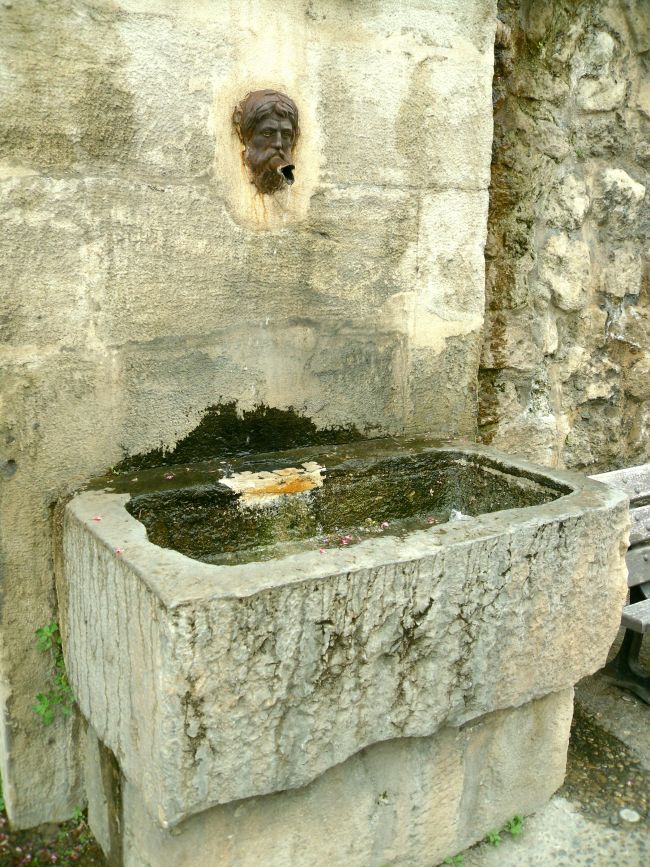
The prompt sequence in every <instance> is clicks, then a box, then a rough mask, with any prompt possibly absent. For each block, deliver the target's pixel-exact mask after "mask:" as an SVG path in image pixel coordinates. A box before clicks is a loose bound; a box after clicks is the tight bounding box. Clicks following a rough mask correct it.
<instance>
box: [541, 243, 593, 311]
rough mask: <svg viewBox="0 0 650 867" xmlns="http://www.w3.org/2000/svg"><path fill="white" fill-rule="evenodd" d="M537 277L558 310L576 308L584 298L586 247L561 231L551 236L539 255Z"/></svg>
mask: <svg viewBox="0 0 650 867" xmlns="http://www.w3.org/2000/svg"><path fill="white" fill-rule="evenodd" d="M540 276H541V281H542V285H546V286H547V287H548V289H549V290H550V293H551V297H552V299H553V301H554V303H555V304H556V305H557V306H558V307H559V308H560V310H567V311H569V310H580V308H581V307H584V305H585V304H586V303H587V298H588V290H589V280H590V276H591V262H590V258H589V248H588V247H587V245H586V244H585V243H584V241H579V240H572V239H570V238H569V237H568V236H567V235H565V234H560V235H551V237H550V238H549V239H548V241H547V242H546V245H545V246H544V250H543V251H542V254H541V264H540Z"/></svg>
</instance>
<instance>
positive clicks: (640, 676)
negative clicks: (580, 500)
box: [591, 464, 650, 704]
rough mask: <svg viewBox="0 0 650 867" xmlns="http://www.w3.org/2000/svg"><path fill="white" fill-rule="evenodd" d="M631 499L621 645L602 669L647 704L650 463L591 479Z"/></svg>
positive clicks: (649, 687) (649, 682) (649, 681)
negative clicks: (643, 660) (644, 657)
mask: <svg viewBox="0 0 650 867" xmlns="http://www.w3.org/2000/svg"><path fill="white" fill-rule="evenodd" d="M591 478H592V479H596V480H597V481H599V482H604V483H605V484H606V485H611V486H612V487H614V488H619V489H620V490H622V491H625V493H626V494H627V495H628V497H629V498H630V521H631V525H630V547H629V549H628V552H627V556H626V558H625V562H626V563H627V569H628V577H627V584H628V587H629V588H630V603H629V605H626V606H625V608H624V609H623V616H622V618H621V626H624V627H625V635H624V637H623V643H622V644H621V648H620V650H619V651H618V653H617V654H616V656H615V657H614V658H613V659H612V660H611V662H608V663H607V665H606V666H605V668H604V674H605V677H606V678H607V679H608V680H609V681H611V682H612V683H615V684H616V685H617V686H620V687H622V688H623V689H628V690H630V691H631V692H633V693H635V695H637V696H638V697H639V698H640V699H642V701H644V702H646V704H650V672H648V671H646V670H645V669H644V668H643V666H642V665H641V664H640V663H639V653H640V651H641V643H642V641H643V635H644V633H646V632H650V464H643V465H642V466H638V467H629V468H628V469H626V470H615V471H614V472H611V473H600V474H599V475H595V476H592V477H591Z"/></svg>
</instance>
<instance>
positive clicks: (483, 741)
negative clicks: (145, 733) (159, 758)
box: [90, 689, 573, 867]
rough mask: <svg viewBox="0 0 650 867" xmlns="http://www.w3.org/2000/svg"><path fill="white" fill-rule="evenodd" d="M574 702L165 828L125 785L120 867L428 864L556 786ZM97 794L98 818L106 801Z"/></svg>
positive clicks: (530, 708)
mask: <svg viewBox="0 0 650 867" xmlns="http://www.w3.org/2000/svg"><path fill="white" fill-rule="evenodd" d="M572 697H573V691H572V690H570V689H568V690H564V691H562V692H559V693H555V694H551V695H548V696H546V697H545V698H541V699H538V700H537V701H533V702H529V703H527V704H525V705H523V706H522V707H518V708H510V709H508V710H504V711H496V712H494V713H490V714H487V715H486V716H484V717H481V718H480V719H478V720H475V721H474V722H472V723H469V724H467V725H465V726H462V727H460V728H451V727H446V728H443V729H441V730H440V731H438V732H437V733H436V734H435V735H432V736H430V737H416V738H399V739H393V740H389V741H385V742H384V743H380V744H375V745H373V746H370V747H368V748H366V749H364V750H361V751H360V752H358V753H356V754H355V755H353V756H351V757H350V758H349V759H347V760H346V761H345V762H343V763H342V764H339V765H336V766H335V767H333V768H330V769H329V770H327V771H325V773H324V774H322V775H321V776H320V777H318V778H317V779H316V780H314V781H313V782H311V783H310V784H308V785H307V786H305V787H303V788H300V789H294V790H292V791H288V792H278V793H275V794H271V795H266V796H264V797H260V798H250V799H247V800H243V801H235V802H233V803H231V804H225V805H223V806H219V807H214V808H213V809H211V810H207V811H205V812H202V813H199V814H197V815H196V816H192V817H191V818H190V819H187V820H186V821H185V822H183V823H181V824H180V825H178V826H177V827H176V828H174V829H173V830H172V831H166V830H164V829H162V828H160V827H159V826H158V825H157V823H155V822H154V821H152V819H151V817H150V816H149V814H148V812H147V809H146V807H145V805H144V803H143V800H142V796H141V794H140V791H139V789H138V787H137V785H133V784H132V783H130V782H129V781H127V780H123V786H122V792H121V797H122V806H121V811H120V812H119V814H118V818H119V821H120V824H121V827H122V829H123V830H122V833H123V837H122V847H121V848H122V851H121V853H120V854H122V856H123V859H124V861H123V863H124V867H160V865H161V864H172V863H173V864H174V867H195V865H198V864H210V865H213V867H231V865H232V867H234V865H237V867H259V865H262V864H263V865H264V867H286V865H288V864H290V865H291V867H312V865H314V864H315V863H319V864H320V863H323V864H329V865H332V867H368V865H378V864H390V865H393V867H407V865H408V867H431V865H432V864H437V863H440V862H441V861H442V860H443V859H444V858H445V857H446V856H449V855H453V854H455V853H456V852H458V851H460V850H462V849H464V848H466V847H467V846H469V845H471V844H472V843H474V842H476V841H477V840H479V839H481V838H482V837H483V836H484V835H485V834H486V833H487V832H488V831H490V830H493V829H494V828H498V827H500V826H501V825H502V824H503V823H504V822H505V821H506V820H507V819H509V818H511V817H512V816H513V815H515V814H517V813H522V814H527V813H529V812H532V811H533V810H535V809H537V808H539V807H540V806H542V805H543V804H544V803H545V802H546V801H547V800H548V798H549V797H550V795H551V794H552V793H553V792H554V791H555V789H556V788H557V787H558V786H559V785H561V783H562V780H563V777H564V768H565V762H566V749H567V744H568V738H569V728H570V723H571V716H572V710H573V707H572V705H573V702H572ZM93 773H94V776H98V774H97V771H94V772H93ZM94 796H95V797H96V798H97V800H98V806H99V808H100V811H101V810H103V811H104V813H105V812H106V807H105V799H104V795H103V794H102V793H94ZM90 807H91V812H92V815H93V816H96V814H97V811H95V810H93V809H92V808H93V803H92V802H91V804H90ZM103 821H104V823H105V824H107V820H106V818H104V819H103ZM93 830H94V826H93ZM116 842H117V841H116ZM114 845H115V844H114ZM117 845H118V846H119V843H117ZM115 854H117V853H115Z"/></svg>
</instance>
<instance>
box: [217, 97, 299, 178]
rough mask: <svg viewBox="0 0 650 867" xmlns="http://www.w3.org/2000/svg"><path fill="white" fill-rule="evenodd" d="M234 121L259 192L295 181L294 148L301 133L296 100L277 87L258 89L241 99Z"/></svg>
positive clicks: (245, 158) (245, 160) (245, 159)
mask: <svg viewBox="0 0 650 867" xmlns="http://www.w3.org/2000/svg"><path fill="white" fill-rule="evenodd" d="M233 123H234V124H235V127H236V129H237V133H238V134H239V138H240V139H241V141H242V144H243V145H244V154H243V156H244V162H245V163H246V165H247V166H248V169H249V170H250V173H251V176H252V182H253V183H254V184H255V186H256V187H257V189H258V190H259V192H260V193H275V192H276V191H277V190H279V189H281V188H282V187H283V186H284V185H285V184H292V183H293V181H294V177H293V170H294V168H295V166H294V165H293V162H292V151H293V146H294V145H295V143H296V140H297V138H298V133H299V130H298V108H297V106H296V104H295V102H294V101H293V100H292V99H290V98H289V97H288V96H285V94H284V93H279V92H278V91H277V90H255V91H253V93H249V94H248V96H246V97H245V98H244V99H243V100H242V101H241V102H240V103H239V105H238V106H237V108H236V109H235V113H234V115H233Z"/></svg>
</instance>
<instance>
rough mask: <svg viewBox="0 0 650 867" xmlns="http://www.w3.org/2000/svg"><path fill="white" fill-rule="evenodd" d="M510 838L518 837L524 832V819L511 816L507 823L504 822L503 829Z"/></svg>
mask: <svg viewBox="0 0 650 867" xmlns="http://www.w3.org/2000/svg"><path fill="white" fill-rule="evenodd" d="M503 830H504V831H506V832H507V833H508V834H510V836H511V837H519V836H521V834H523V831H524V817H523V816H513V817H512V819H510V821H509V822H506V824H505V825H504V828H503Z"/></svg>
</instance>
